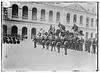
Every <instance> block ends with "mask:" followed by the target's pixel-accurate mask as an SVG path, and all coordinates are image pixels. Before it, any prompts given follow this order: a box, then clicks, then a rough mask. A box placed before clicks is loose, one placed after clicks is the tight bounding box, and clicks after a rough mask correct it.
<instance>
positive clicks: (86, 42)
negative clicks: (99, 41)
mask: <svg viewBox="0 0 100 73" xmlns="http://www.w3.org/2000/svg"><path fill="white" fill-rule="evenodd" d="M85 51H88V40H87V39H86V41H85Z"/></svg>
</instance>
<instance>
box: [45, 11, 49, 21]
mask: <svg viewBox="0 0 100 73" xmlns="http://www.w3.org/2000/svg"><path fill="white" fill-rule="evenodd" d="M45 20H46V22H49V11H46V14H45Z"/></svg>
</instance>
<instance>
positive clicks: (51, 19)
mask: <svg viewBox="0 0 100 73" xmlns="http://www.w3.org/2000/svg"><path fill="white" fill-rule="evenodd" d="M49 21H50V22H52V21H53V11H49Z"/></svg>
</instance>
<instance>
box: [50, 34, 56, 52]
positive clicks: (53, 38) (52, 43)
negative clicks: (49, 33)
mask: <svg viewBox="0 0 100 73" xmlns="http://www.w3.org/2000/svg"><path fill="white" fill-rule="evenodd" d="M55 46H56V40H55V36H54V37H52V41H51V51H53V48H54V51H56V49H55Z"/></svg>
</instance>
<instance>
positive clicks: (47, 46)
mask: <svg viewBox="0 0 100 73" xmlns="http://www.w3.org/2000/svg"><path fill="white" fill-rule="evenodd" d="M49 44H50V42H49V36H47V38H46V43H45V45H46V48H47V50H48V49H49Z"/></svg>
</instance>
